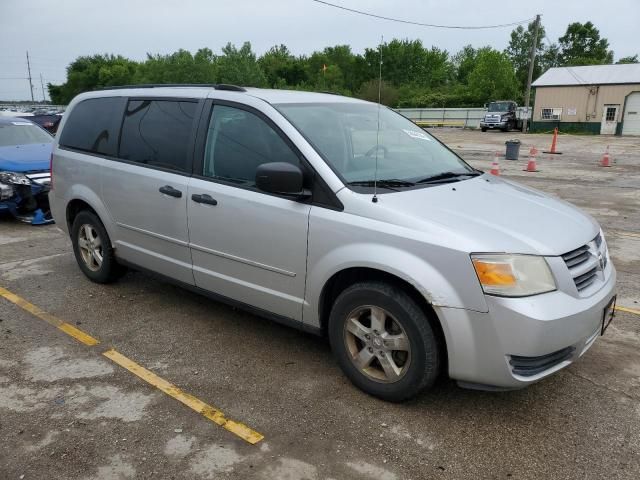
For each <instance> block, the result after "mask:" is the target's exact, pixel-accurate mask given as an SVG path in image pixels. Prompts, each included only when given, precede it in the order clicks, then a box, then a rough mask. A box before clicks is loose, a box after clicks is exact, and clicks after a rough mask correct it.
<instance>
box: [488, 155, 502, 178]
mask: <svg viewBox="0 0 640 480" xmlns="http://www.w3.org/2000/svg"><path fill="white" fill-rule="evenodd" d="M489 173H490V174H491V175H496V176H500V164H499V163H498V152H496V153H495V154H494V155H493V163H492V164H491V171H490V172H489Z"/></svg>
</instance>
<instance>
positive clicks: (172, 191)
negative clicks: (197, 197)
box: [159, 185, 182, 198]
mask: <svg viewBox="0 0 640 480" xmlns="http://www.w3.org/2000/svg"><path fill="white" fill-rule="evenodd" d="M159 191H160V193H164V194H165V195H169V196H170V197H176V198H181V197H182V192H181V191H180V190H176V189H175V188H173V187H172V186H171V185H165V186H164V187H160V188H159Z"/></svg>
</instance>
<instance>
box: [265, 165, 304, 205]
mask: <svg viewBox="0 0 640 480" xmlns="http://www.w3.org/2000/svg"><path fill="white" fill-rule="evenodd" d="M303 181H304V176H303V174H302V170H300V168H299V167H297V166H296V165H292V164H291V163H286V162H271V163H263V164H262V165H259V166H258V168H257V169H256V186H257V187H258V188H259V189H260V190H263V191H265V192H269V193H278V194H280V195H289V196H294V197H297V198H305V197H308V196H310V195H311V192H309V191H307V190H305V189H304V187H303Z"/></svg>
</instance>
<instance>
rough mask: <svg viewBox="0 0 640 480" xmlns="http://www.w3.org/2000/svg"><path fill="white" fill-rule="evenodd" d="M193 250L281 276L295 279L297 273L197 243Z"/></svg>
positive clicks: (192, 246) (193, 244) (191, 245)
mask: <svg viewBox="0 0 640 480" xmlns="http://www.w3.org/2000/svg"><path fill="white" fill-rule="evenodd" d="M189 246H190V247H191V248H193V249H194V250H198V251H200V252H204V253H210V254H211V255H216V256H218V257H222V258H226V259H229V260H234V261H236V262H240V263H244V264H246V265H251V266H252V267H257V268H262V269H263V270H268V271H270V272H275V273H279V274H281V275H285V276H287V277H295V276H296V274H295V272H289V271H287V270H282V269H281V268H277V267H272V266H271V265H265V264H264V263H259V262H255V261H253V260H249V259H247V258H242V257H237V256H235V255H231V254H229V253H224V252H220V251H218V250H212V249H210V248H207V247H201V246H200V245H196V244H195V243H191V244H189Z"/></svg>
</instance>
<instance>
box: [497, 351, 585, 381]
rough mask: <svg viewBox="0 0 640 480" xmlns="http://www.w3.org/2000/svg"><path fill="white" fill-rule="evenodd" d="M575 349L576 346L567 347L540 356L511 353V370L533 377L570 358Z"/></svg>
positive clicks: (522, 375)
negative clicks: (523, 355)
mask: <svg viewBox="0 0 640 480" xmlns="http://www.w3.org/2000/svg"><path fill="white" fill-rule="evenodd" d="M574 351H575V348H574V347H566V348H563V349H562V350H558V351H557V352H553V353H549V354H547V355H542V356H540V357H522V356H519V355H511V356H510V358H509V365H511V371H512V372H513V373H514V374H515V375H520V376H521V377H533V376H534V375H537V374H539V373H542V372H544V371H545V370H549V369H550V368H553V367H555V366H556V365H558V364H559V363H562V362H564V361H565V360H568V359H569V358H571V356H572V355H573V352H574Z"/></svg>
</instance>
